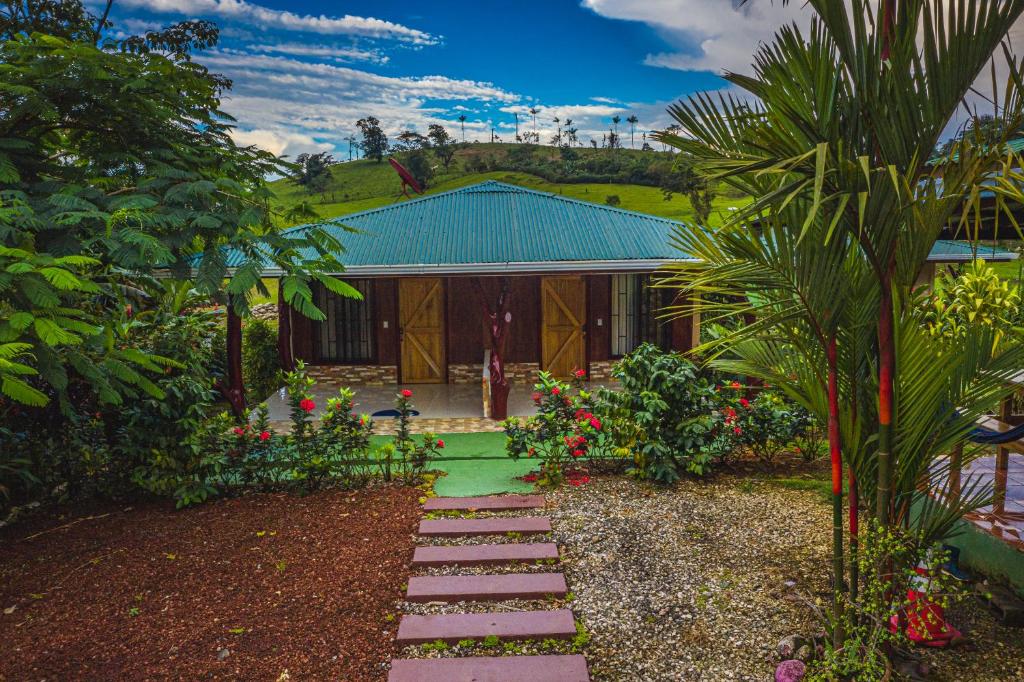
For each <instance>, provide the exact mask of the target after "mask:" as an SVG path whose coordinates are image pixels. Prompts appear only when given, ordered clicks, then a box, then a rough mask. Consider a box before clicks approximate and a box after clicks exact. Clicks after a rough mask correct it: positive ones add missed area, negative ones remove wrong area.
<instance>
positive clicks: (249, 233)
mask: <svg viewBox="0 0 1024 682" xmlns="http://www.w3.org/2000/svg"><path fill="white" fill-rule="evenodd" d="M57 5H59V11H58V10H56V9H55V8H56V7H57ZM109 28H110V27H109V22H108V21H107V20H106V18H105V17H97V16H95V15H93V14H91V13H90V12H88V11H87V10H86V9H84V8H83V6H82V4H81V3H80V2H78V0H70V1H69V2H63V3H56V4H55V3H51V2H30V3H5V12H4V21H3V23H2V24H0V80H2V81H3V83H4V89H3V92H2V93H0V109H2V110H3V111H4V112H5V113H4V116H3V117H0V183H2V184H0V343H4V344H7V343H21V344H28V345H29V346H30V347H31V348H30V350H29V351H26V352H25V353H24V354H23V355H21V363H22V364H26V365H28V366H30V367H31V368H32V369H34V370H35V371H36V372H37V373H38V375H26V374H21V375H19V380H18V381H15V380H11V379H10V378H9V377H10V376H11V375H10V374H9V373H8V374H5V375H4V376H5V377H6V378H8V380H7V381H6V382H5V384H6V386H7V387H8V389H10V392H9V393H5V394H6V395H8V397H10V398H12V399H15V400H18V401H22V402H27V403H28V404H32V405H40V404H41V403H44V402H50V401H53V400H54V399H56V402H57V404H58V408H59V409H62V410H64V412H65V413H70V405H71V403H72V398H71V395H72V393H75V392H76V391H78V390H79V389H80V388H81V387H82V385H83V382H84V384H85V385H87V386H90V387H91V390H92V391H93V393H94V394H95V395H97V396H98V397H99V399H100V400H101V401H102V402H104V403H106V404H108V405H119V404H122V403H123V401H124V400H125V399H126V397H130V394H131V393H132V392H135V391H142V392H144V393H147V394H148V395H150V396H152V397H154V398H155V397H159V390H158V389H157V388H156V387H155V386H154V385H153V384H152V382H151V381H147V380H146V376H147V372H148V371H151V370H152V369H153V366H154V365H157V364H160V360H159V359H158V358H152V357H151V358H146V357H144V356H142V355H141V354H139V352H138V351H137V350H134V349H132V350H131V351H130V352H122V349H121V348H120V347H119V346H118V344H116V343H115V340H116V332H114V331H113V330H112V329H111V328H110V326H109V325H108V324H107V320H109V319H111V318H112V317H114V318H116V317H117V316H118V314H119V313H118V309H119V308H121V307H122V306H123V305H124V303H125V301H124V296H123V295H122V291H121V285H120V281H119V280H121V279H122V278H123V276H124V274H125V273H132V275H133V276H135V275H136V274H139V273H150V272H154V271H155V270H157V269H163V270H165V271H167V272H169V273H171V274H172V275H174V276H177V277H180V278H188V277H190V276H192V275H194V283H193V286H194V287H195V288H196V289H198V290H199V291H200V292H201V293H203V294H205V295H207V296H211V297H215V298H219V299H220V300H224V297H225V295H226V294H228V295H231V301H232V306H233V307H234V308H235V309H236V311H237V312H239V313H242V314H244V313H245V312H246V311H247V309H248V302H249V300H250V298H251V296H252V295H253V294H254V293H255V292H259V293H262V294H264V295H265V294H266V290H265V287H264V285H263V284H262V281H261V279H260V273H261V272H262V271H263V269H264V268H266V267H268V266H270V267H275V268H280V269H281V270H282V271H283V272H285V273H286V275H285V277H284V278H283V280H282V284H283V285H284V286H283V291H284V294H285V299H286V300H287V301H288V302H289V303H290V304H291V305H293V306H295V307H296V308H297V309H298V310H300V312H303V313H304V314H308V315H312V316H314V317H319V316H322V314H321V313H320V311H318V310H317V309H316V307H315V306H314V305H313V302H312V293H311V291H310V287H309V282H311V281H313V280H314V279H316V280H323V281H324V282H325V286H328V287H333V288H339V289H345V290H346V291H347V290H348V288H346V287H345V286H344V285H342V284H341V283H340V282H338V281H337V280H334V279H333V278H332V277H329V276H328V275H326V274H324V273H325V272H330V271H333V272H337V271H339V270H340V268H339V267H338V266H337V260H336V259H335V257H334V255H333V254H334V253H336V252H337V249H338V248H340V244H339V243H338V242H337V240H336V239H335V238H333V237H332V236H330V235H328V234H327V233H326V232H325V231H323V230H321V229H319V228H315V229H314V230H313V231H312V233H305V234H304V235H303V236H301V237H300V236H297V235H291V234H289V233H284V232H282V231H281V230H279V229H278V228H277V227H276V226H275V224H274V223H273V221H272V220H271V216H270V214H269V212H268V209H267V206H268V203H269V202H268V198H269V193H268V190H267V188H266V183H265V178H266V176H267V175H268V174H271V173H280V174H287V173H289V172H290V171H291V169H292V167H291V165H290V164H286V163H283V162H282V161H280V160H279V159H277V158H275V157H274V156H273V155H271V154H268V153H266V152H262V151H259V150H257V149H255V148H252V147H240V146H238V145H237V144H236V143H235V142H234V141H233V139H232V137H231V134H230V133H231V124H232V119H231V118H230V116H228V115H226V114H224V113H223V112H222V111H221V110H220V102H221V98H222V96H223V95H224V93H225V92H226V91H227V89H228V88H229V87H230V82H229V81H227V80H226V79H225V78H223V77H221V76H218V75H216V74H213V73H211V72H209V71H208V70H207V69H206V68H204V67H202V66H201V65H200V64H198V63H197V62H195V61H194V60H193V59H192V54H191V53H192V52H193V50H196V49H203V48H209V47H212V46H214V45H215V44H216V42H217V40H218V31H217V28H216V27H215V26H214V25H213V24H211V23H209V22H204V21H186V22H181V23H179V24H176V25H174V26H171V27H169V28H167V29H164V30H160V31H151V32H149V33H147V34H146V35H144V36H129V37H123V36H122V34H120V33H117V32H112V31H110V30H109ZM126 84H130V87H129V86H126ZM231 246H234V247H237V258H238V262H237V263H233V269H232V270H231V271H230V272H229V270H228V267H227V261H226V258H225V253H224V249H225V248H226V247H231ZM225 282H227V284H225ZM157 369H159V368H157ZM25 384H28V385H29V387H31V388H33V389H35V390H34V391H29V390H27V387H26V385H25ZM122 388H124V390H122ZM0 390H3V389H2V387H0ZM126 391H127V392H126ZM79 397H80V396H76V399H78V398H79Z"/></svg>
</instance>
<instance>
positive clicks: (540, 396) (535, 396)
mask: <svg viewBox="0 0 1024 682" xmlns="http://www.w3.org/2000/svg"><path fill="white" fill-rule="evenodd" d="M530 397H531V398H533V402H535V403H539V402H540V399H541V398H542V397H543V396H542V395H541V394H540V393H536V392H535V393H534V394H533V395H531V396H530Z"/></svg>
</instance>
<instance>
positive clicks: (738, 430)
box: [732, 426, 743, 436]
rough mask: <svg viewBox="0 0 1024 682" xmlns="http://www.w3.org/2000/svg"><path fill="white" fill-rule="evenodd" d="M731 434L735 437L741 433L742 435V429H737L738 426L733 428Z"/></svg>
mask: <svg viewBox="0 0 1024 682" xmlns="http://www.w3.org/2000/svg"><path fill="white" fill-rule="evenodd" d="M732 432H733V433H735V434H736V435H737V436H738V435H740V434H741V433H743V429H741V428H740V427H738V426H737V427H736V428H734V429H733V430H732Z"/></svg>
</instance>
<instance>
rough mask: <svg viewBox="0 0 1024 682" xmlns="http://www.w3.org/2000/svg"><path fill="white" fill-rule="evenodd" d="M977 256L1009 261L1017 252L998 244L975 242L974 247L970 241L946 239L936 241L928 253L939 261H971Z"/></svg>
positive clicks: (930, 257) (1015, 256)
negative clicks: (1001, 247) (988, 244)
mask: <svg viewBox="0 0 1024 682" xmlns="http://www.w3.org/2000/svg"><path fill="white" fill-rule="evenodd" d="M975 258H981V259H983V260H987V261H1008V260H1016V258H1017V254H1016V253H1014V252H1013V251H1007V250H1006V249H1000V248H999V247H997V246H987V245H982V244H974V245H973V247H972V244H971V243H970V242H955V241H950V240H946V239H940V240H939V241H937V242H935V245H934V246H933V247H932V250H931V252H930V253H929V254H928V260H929V261H933V262H939V263H948V262H953V261H969V260H974V259H975Z"/></svg>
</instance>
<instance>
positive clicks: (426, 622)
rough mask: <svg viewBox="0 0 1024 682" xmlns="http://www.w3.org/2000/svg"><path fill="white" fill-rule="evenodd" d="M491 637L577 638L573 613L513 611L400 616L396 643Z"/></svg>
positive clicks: (560, 610)
mask: <svg viewBox="0 0 1024 682" xmlns="http://www.w3.org/2000/svg"><path fill="white" fill-rule="evenodd" d="M490 635H494V636H496V637H497V638H498V639H501V640H510V639H571V638H572V637H574V636H575V635H576V621H575V620H574V619H573V617H572V611H569V610H568V609H559V610H557V611H512V612H508V613H505V612H502V613H449V614H443V615H437V616H403V617H402V622H401V624H399V626H398V638H397V642H398V644H400V645H402V646H405V645H407V644H426V643H427V642H436V641H437V640H439V639H440V640H443V641H445V642H448V643H449V644H455V643H456V642H459V641H461V640H464V639H483V638H485V637H488V636H490Z"/></svg>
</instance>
